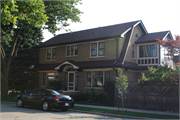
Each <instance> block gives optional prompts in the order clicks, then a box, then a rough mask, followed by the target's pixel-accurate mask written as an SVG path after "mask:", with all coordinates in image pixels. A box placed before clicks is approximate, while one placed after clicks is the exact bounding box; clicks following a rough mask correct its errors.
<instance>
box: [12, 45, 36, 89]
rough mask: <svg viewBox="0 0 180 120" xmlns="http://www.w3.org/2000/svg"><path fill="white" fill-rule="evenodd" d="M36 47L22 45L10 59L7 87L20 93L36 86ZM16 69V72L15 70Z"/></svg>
mask: <svg viewBox="0 0 180 120" xmlns="http://www.w3.org/2000/svg"><path fill="white" fill-rule="evenodd" d="M38 53H39V52H38V48H35V47H30V48H29V47H23V48H20V49H19V51H18V56H17V57H16V58H15V59H14V60H13V61H12V63H11V66H10V72H9V89H13V90H14V89H15V90H20V91H21V92H22V93H24V92H25V91H29V90H31V89H33V88H37V85H38V84H37V81H38V72H37V70H36V69H34V66H35V65H36V64H38ZM17 71H18V72H17Z"/></svg>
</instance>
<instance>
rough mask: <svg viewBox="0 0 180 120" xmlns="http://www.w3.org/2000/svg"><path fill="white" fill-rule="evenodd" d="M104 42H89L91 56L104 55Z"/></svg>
mask: <svg viewBox="0 0 180 120" xmlns="http://www.w3.org/2000/svg"><path fill="white" fill-rule="evenodd" d="M104 48H105V44H104V42H97V43H91V56H93V57H94V56H104V51H105V50H104Z"/></svg>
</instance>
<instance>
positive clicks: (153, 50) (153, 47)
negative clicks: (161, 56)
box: [152, 44, 157, 57]
mask: <svg viewBox="0 0 180 120" xmlns="http://www.w3.org/2000/svg"><path fill="white" fill-rule="evenodd" d="M152 56H153V57H157V45H156V44H153V45H152Z"/></svg>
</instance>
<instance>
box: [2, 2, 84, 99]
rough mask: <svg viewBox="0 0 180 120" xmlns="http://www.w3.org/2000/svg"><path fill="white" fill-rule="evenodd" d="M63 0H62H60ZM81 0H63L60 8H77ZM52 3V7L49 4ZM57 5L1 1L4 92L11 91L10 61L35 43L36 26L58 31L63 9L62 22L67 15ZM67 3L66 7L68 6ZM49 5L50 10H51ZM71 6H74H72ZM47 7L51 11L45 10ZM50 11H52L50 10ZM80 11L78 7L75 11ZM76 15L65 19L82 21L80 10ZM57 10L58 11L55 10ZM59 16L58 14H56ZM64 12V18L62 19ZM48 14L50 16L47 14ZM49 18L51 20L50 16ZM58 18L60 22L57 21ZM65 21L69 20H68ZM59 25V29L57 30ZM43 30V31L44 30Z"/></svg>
mask: <svg viewBox="0 0 180 120" xmlns="http://www.w3.org/2000/svg"><path fill="white" fill-rule="evenodd" d="M58 1H60V0H58ZM78 2H79V0H68V2H66V1H62V5H63V6H62V5H61V7H62V8H64V11H65V10H66V9H67V7H69V8H70V7H72V8H73V7H74V6H75V5H77V4H78ZM48 6H51V7H48ZM56 6H58V4H53V5H52V4H49V5H48V3H47V4H46V5H45V4H44V2H43V1H42V0H39V1H36V0H30V1H13V0H11V1H2V2H1V27H2V28H1V64H2V68H1V81H2V84H1V90H2V91H1V93H2V94H1V95H2V96H6V95H7V93H8V77H9V69H10V65H11V62H12V60H13V59H14V58H16V57H17V52H18V49H19V48H20V47H23V46H24V45H25V46H29V47H32V46H33V45H34V44H36V41H35V40H34V39H35V37H39V36H34V33H35V30H34V29H33V27H37V28H39V29H41V28H42V25H44V24H45V23H46V25H45V27H46V28H45V29H49V30H50V32H52V33H54V32H55V31H56V30H59V29H58V27H56V24H57V23H58V21H60V18H59V19H58V17H60V16H58V15H60V12H61V13H62V15H61V17H62V19H61V21H63V19H64V18H66V16H68V14H63V12H64V11H63V9H61V11H56V10H57V9H53V8H57V7H56ZM66 6H67V7H66ZM48 8H50V9H48ZM70 9H71V8H70ZM46 10H47V12H48V13H46ZM48 10H50V11H48ZM76 11H78V10H76ZM76 11H73V10H72V11H71V12H73V13H74V14H73V15H74V16H73V15H71V17H67V18H66V19H64V21H67V20H68V18H70V19H72V21H73V20H74V21H75V22H79V16H78V15H79V14H80V13H81V12H80V11H78V12H77V14H76V13H75V12H76ZM56 12H57V13H56ZM56 15H57V16H56ZM63 15H64V18H63ZM48 16H49V17H48ZM48 18H49V19H48ZM56 19H57V22H55V21H56ZM47 20H49V22H48V21H47ZM65 23H66V22H65ZM65 23H64V24H63V26H62V27H65V26H68V25H67V24H65ZM56 28H57V29H56ZM41 32H42V31H41Z"/></svg>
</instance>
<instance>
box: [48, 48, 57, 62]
mask: <svg viewBox="0 0 180 120" xmlns="http://www.w3.org/2000/svg"><path fill="white" fill-rule="evenodd" d="M46 53H47V57H46V60H56V48H48V49H47V52H46Z"/></svg>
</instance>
